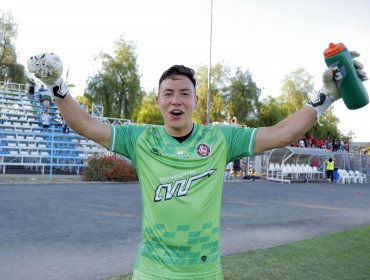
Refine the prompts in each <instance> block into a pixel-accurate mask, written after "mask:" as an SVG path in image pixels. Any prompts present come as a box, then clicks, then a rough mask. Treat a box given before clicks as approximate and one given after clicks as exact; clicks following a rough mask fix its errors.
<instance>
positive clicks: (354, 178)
mask: <svg viewBox="0 0 370 280" xmlns="http://www.w3.org/2000/svg"><path fill="white" fill-rule="evenodd" d="M348 176H349V178H350V180H351V182H352V183H355V184H357V178H356V177H355V172H353V170H349V171H348Z"/></svg>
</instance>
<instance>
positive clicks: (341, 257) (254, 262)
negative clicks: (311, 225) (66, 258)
mask: <svg viewBox="0 0 370 280" xmlns="http://www.w3.org/2000/svg"><path fill="white" fill-rule="evenodd" d="M221 262H222V267H223V272H224V278H225V280H242V279H256V280H257V279H258V280H264V279H266V280H267V279H268V280H270V279H274V280H278V279H284V280H288V279H292V280H293V279H294V280H298V279H304V280H306V279H315V280H316V279H325V280H338V279H340V280H350V279H351V280H361V279H363V280H365V279H370V226H368V225H367V226H362V227H359V228H355V229H350V230H347V231H344V232H340V233H331V234H328V235H325V236H322V237H318V238H313V239H308V240H304V241H299V242H294V243H290V244H287V245H282V246H277V247H273V248H269V249H264V250H257V251H250V252H245V253H240V254H235V255H231V256H225V257H222V259H221ZM129 279H131V275H126V276H120V277H115V278H110V279H109V280H129Z"/></svg>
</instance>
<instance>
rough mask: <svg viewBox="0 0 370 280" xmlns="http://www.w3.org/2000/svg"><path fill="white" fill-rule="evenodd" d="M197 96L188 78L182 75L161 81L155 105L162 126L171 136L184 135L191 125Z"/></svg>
mask: <svg viewBox="0 0 370 280" xmlns="http://www.w3.org/2000/svg"><path fill="white" fill-rule="evenodd" d="M197 103H198V96H197V95H195V89H194V85H193V83H192V82H191V81H190V79H189V78H188V77H186V76H183V75H177V76H175V77H171V78H167V79H165V80H164V81H162V83H161V85H160V87H159V94H158V96H157V107H158V109H159V110H160V111H161V113H162V116H163V120H164V126H165V129H166V131H167V133H169V134H170V135H172V136H184V135H186V134H188V133H189V132H190V131H191V129H192V127H193V121H192V116H193V111H194V109H195V108H196V106H197Z"/></svg>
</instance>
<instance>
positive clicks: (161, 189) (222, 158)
mask: <svg viewBox="0 0 370 280" xmlns="http://www.w3.org/2000/svg"><path fill="white" fill-rule="evenodd" d="M354 55H355V56H356V55H358V54H357V53H354ZM356 67H357V69H358V75H359V77H360V78H361V80H366V79H367V77H366V74H365V73H364V72H363V70H362V65H361V64H359V63H356ZM28 68H29V71H30V72H32V73H34V75H35V76H36V77H37V78H39V79H40V80H41V81H42V82H43V83H44V84H45V85H46V86H47V88H48V89H49V91H50V92H51V93H52V95H53V96H54V99H55V101H56V103H57V106H58V109H59V111H60V113H61V115H62V117H63V118H64V119H65V120H66V122H67V123H68V125H69V127H70V128H71V129H73V130H74V131H75V132H77V133H79V134H81V135H82V136H84V137H86V138H89V139H91V140H93V141H95V142H97V143H99V144H100V145H102V146H104V147H106V148H107V149H109V150H110V151H112V152H115V153H119V154H121V155H124V156H125V157H127V158H129V159H131V160H132V161H133V163H134V164H135V166H136V170H137V172H138V176H139V180H140V191H141V197H142V205H143V207H142V208H143V218H142V219H143V220H142V239H141V244H140V248H139V252H138V254H137V258H136V262H135V267H134V272H133V279H136V280H144V279H145V280H147V279H153V280H154V279H155V280H158V279H198V280H200V279H209V280H218V279H223V276H222V270H221V264H220V254H219V235H220V209H221V193H222V186H223V182H224V170H225V166H226V164H227V163H228V162H230V161H233V160H234V159H237V158H243V157H246V156H253V155H255V154H258V153H262V152H263V151H266V150H269V149H272V148H278V147H285V146H287V145H289V144H291V143H292V142H294V141H296V140H297V139H299V138H300V137H301V136H302V135H303V134H304V133H305V132H306V131H307V130H308V129H310V128H311V127H312V126H313V125H314V124H315V123H316V122H317V120H318V119H319V118H320V115H321V114H322V113H324V112H325V110H326V109H327V108H328V107H329V106H330V105H331V104H332V103H333V102H334V101H336V100H337V99H339V98H340V95H339V92H338V89H337V86H336V83H335V81H334V80H333V71H332V69H330V68H328V69H327V70H326V71H325V72H324V74H323V88H322V89H321V90H320V91H319V92H318V95H317V99H316V100H312V101H310V102H309V103H308V104H307V105H306V106H304V107H303V108H301V109H300V110H299V111H297V112H295V113H294V114H292V115H290V116H289V117H287V118H286V119H284V120H282V121H281V122H279V123H277V124H276V125H274V126H271V127H260V128H241V127H238V126H205V125H201V124H194V123H193V121H192V117H193V112H194V110H195V108H196V107H197V105H198V96H197V95H196V80H195V78H194V71H193V70H192V69H190V68H188V67H185V66H182V65H174V66H172V67H170V68H169V69H168V70H166V71H165V72H164V73H163V74H162V76H161V77H160V79H159V88H158V95H157V97H156V105H157V107H158V109H159V110H160V112H161V114H162V116H163V120H164V125H163V126H155V125H140V126H139V125H134V124H130V125H109V124H107V123H103V122H100V121H98V120H96V119H94V118H92V117H91V116H90V115H89V114H88V113H87V112H85V111H84V110H82V109H81V108H80V106H79V104H78V103H77V102H76V101H75V100H74V99H73V97H72V96H71V95H70V94H69V90H68V87H67V85H66V84H65V83H64V82H63V80H62V78H61V75H62V72H63V65H62V62H61V60H60V59H59V57H58V56H57V55H55V54H53V53H42V54H39V55H36V56H33V57H31V58H30V59H29V60H28Z"/></svg>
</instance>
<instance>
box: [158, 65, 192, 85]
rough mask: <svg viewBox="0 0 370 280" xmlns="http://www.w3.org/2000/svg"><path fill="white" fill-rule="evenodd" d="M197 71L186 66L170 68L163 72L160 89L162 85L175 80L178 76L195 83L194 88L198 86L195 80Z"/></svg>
mask: <svg viewBox="0 0 370 280" xmlns="http://www.w3.org/2000/svg"><path fill="white" fill-rule="evenodd" d="M194 74H195V71H194V70H193V69H191V68H189V67H186V66H184V65H173V66H171V67H170V68H168V69H167V70H166V71H164V72H163V74H162V76H161V77H160V78H159V87H160V86H161V83H162V82H163V81H164V80H166V79H168V78H170V79H174V77H175V76H177V75H183V76H186V77H188V78H189V80H190V81H191V82H192V83H193V85H194V88H195V87H196V85H197V81H196V80H195V78H194Z"/></svg>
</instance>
